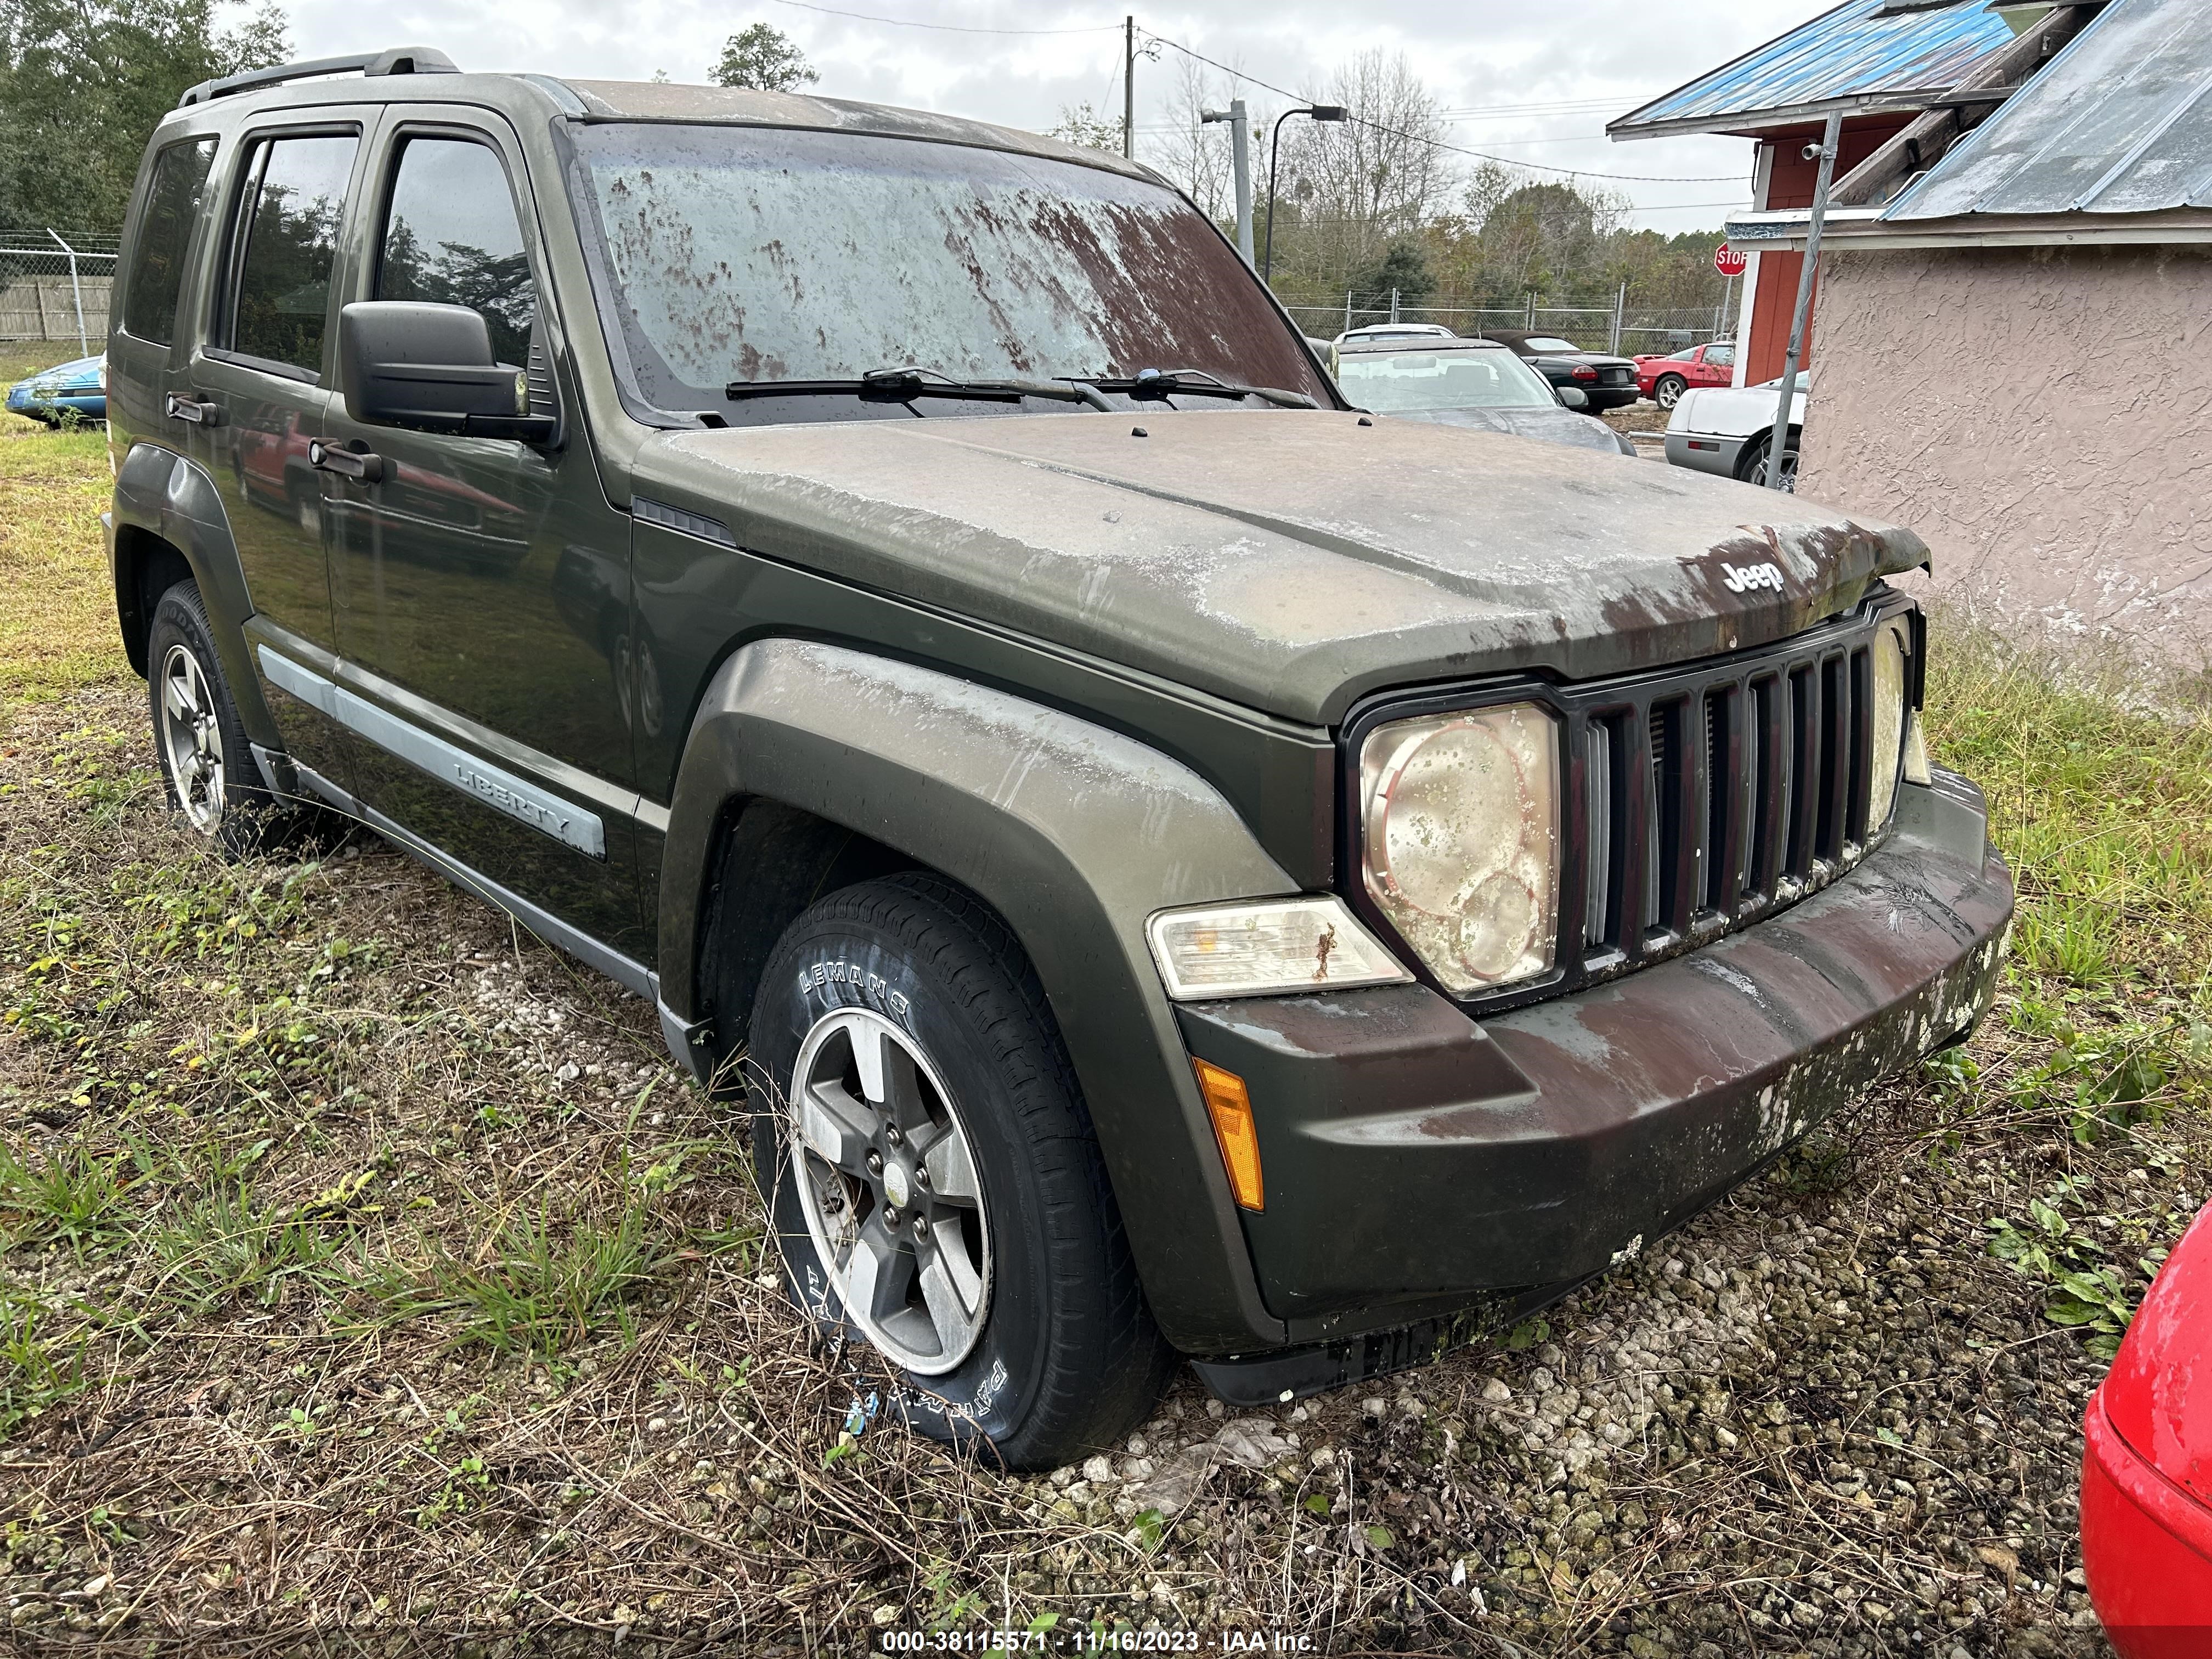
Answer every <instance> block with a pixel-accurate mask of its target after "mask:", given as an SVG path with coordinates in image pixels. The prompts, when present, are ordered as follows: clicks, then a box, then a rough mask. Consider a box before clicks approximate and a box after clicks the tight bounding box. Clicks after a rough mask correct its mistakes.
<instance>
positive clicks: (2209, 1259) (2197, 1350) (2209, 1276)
mask: <svg viewBox="0 0 2212 1659" xmlns="http://www.w3.org/2000/svg"><path fill="white" fill-rule="evenodd" d="M2100 1394H2101V1397H2102V1398H2103V1401H2104V1403H2105V1413H2106V1416H2108V1417H2109V1418H2110V1419H2112V1427H2113V1429H2114V1430H2115V1431H2117V1432H2118V1435H2119V1437H2120V1438H2121V1439H2123V1440H2124V1441H2126V1442H2127V1443H2128V1444H2129V1445H2130V1447H2132V1448H2133V1449H2135V1450H2136V1453H2137V1454H2138V1455H2141V1456H2142V1457H2143V1458H2144V1459H2145V1460H2147V1461H2148V1462H2149V1463H2150V1464H2151V1466H2152V1467H2153V1468H2156V1469H2157V1470H2158V1472H2159V1473H2160V1474H2163V1475H2165V1476H2166V1479H2168V1480H2172V1481H2173V1482H2174V1483H2175V1484H2176V1485H2178V1486H2181V1487H2182V1488H2183V1489H2184V1490H2185V1491H2187V1492H2190V1493H2191V1495H2192V1496H2194V1497H2195V1498H2197V1499H2198V1500H2199V1501H2200V1502H2206V1503H2212V1205H2208V1206H2206V1207H2205V1208H2204V1210H2203V1212H2201V1213H2199V1214H2198V1216H2197V1219H2196V1221H2195V1222H2193V1223H2192V1224H2191V1226H2190V1229H2189V1231H2188V1232H2187V1233H2185V1234H2184V1235H2183V1237H2182V1240H2181V1243H2179V1244H2177V1245H2175V1246H2174V1247H2173V1253H2172V1255H2169V1256H2167V1257H2166V1266H2165V1267H2164V1268H2163V1269H2161V1270H2160V1273H2159V1276H2158V1281H2157V1283H2155V1284H2154V1285H2152V1286H2151V1288H2150V1292H2149V1294H2148V1295H2147V1296H2145V1297H2143V1301H2142V1307H2141V1308H2140V1309H2139V1310H2137V1311H2136V1317H2135V1322H2134V1323H2133V1324H2132V1325H2130V1327H2129V1328H2128V1334H2127V1338H2126V1340H2124V1341H2123V1342H2122V1343H2121V1344H2120V1352H2119V1357H2118V1358H2117V1359H2115V1360H2114V1361H2113V1362H2112V1370H2111V1371H2110V1372H2109V1373H2108V1374H2107V1375H2106V1378H2105V1381H2104V1385H2103V1388H2102V1389H2101V1390H2100Z"/></svg>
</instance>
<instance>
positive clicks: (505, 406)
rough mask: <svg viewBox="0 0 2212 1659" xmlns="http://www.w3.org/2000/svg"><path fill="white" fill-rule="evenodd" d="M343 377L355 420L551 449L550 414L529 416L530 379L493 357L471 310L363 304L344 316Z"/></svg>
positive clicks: (341, 335)
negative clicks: (547, 445) (511, 440)
mask: <svg viewBox="0 0 2212 1659" xmlns="http://www.w3.org/2000/svg"><path fill="white" fill-rule="evenodd" d="M338 372H339V374H340V376H341V377H342V379H343V384H344V386H345V406H346V414H347V416H348V417H349V418H350V419H352V420H355V421H358V422H361V423H362V425H364V426H406V427H419V428H425V429H428V430H429V431H433V432H454V433H461V434H465V435H467V436H470V437H476V438H517V439H520V440H521V441H523V442H525V443H544V442H545V441H549V440H550V439H551V437H552V436H553V434H554V427H555V422H554V421H553V419H552V417H551V416H546V415H532V413H531V412H530V380H529V376H528V375H526V374H525V373H524V372H523V371H522V370H521V369H519V368H515V367H513V365H512V364H508V363H501V362H498V361H497V360H496V359H495V357H494V356H492V349H491V331H489V329H488V328H486V327H485V326H484V319H483V317H482V316H481V315H479V314H478V313H476V312H474V311H471V309H470V308H469V307H466V306H441V305H418V304H416V303H414V302H412V301H402V300H364V301H359V302H357V303H356V304H353V305H349V306H347V307H345V308H344V309H343V310H342V311H340V312H339V313H338Z"/></svg>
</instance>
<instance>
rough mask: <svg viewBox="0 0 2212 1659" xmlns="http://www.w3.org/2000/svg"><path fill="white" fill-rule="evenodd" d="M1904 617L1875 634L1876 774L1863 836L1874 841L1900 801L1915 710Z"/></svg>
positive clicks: (1874, 761)
mask: <svg viewBox="0 0 2212 1659" xmlns="http://www.w3.org/2000/svg"><path fill="white" fill-rule="evenodd" d="M1910 650H1911V643H1910V641H1908V640H1907V638H1906V635H1905V622H1904V620H1903V619H1902V618H1899V619H1896V620H1893V621H1891V622H1886V623H1883V624H1882V625H1881V628H1880V629H1878V630H1876V632H1875V636H1874V665H1873V667H1874V673H1873V680H1874V708H1873V710H1872V711H1871V712H1872V714H1873V719H1872V720H1871V722H1870V724H1871V726H1872V727H1873V731H1872V734H1871V736H1872V744H1873V750H1872V762H1873V775H1872V776H1871V777H1870V778H1869V780H1868V784H1869V787H1868V789H1867V821H1866V823H1865V825H1864V826H1863V834H1862V835H1861V837H1860V839H1862V840H1865V841H1871V840H1872V839H1873V838H1874V836H1875V832H1876V831H1877V830H1879V829H1881V826H1882V825H1883V824H1885V823H1888V822H1889V812H1890V808H1891V807H1893V806H1894V805H1896V804H1897V776H1898V769H1899V766H1900V765H1901V764H1902V763H1903V760H1904V754H1903V750H1904V747H1905V727H1906V726H1907V725H1908V724H1910V723H1911V714H1912V711H1911V709H1910V708H1907V707H1906V706H1905V688H1906V685H1907V684H1908V682H1909V676H1908V674H1907V671H1906V670H1907V666H1908V661H1909V658H1908V653H1909V652H1910Z"/></svg>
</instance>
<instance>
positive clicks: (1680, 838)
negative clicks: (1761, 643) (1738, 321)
mask: <svg viewBox="0 0 2212 1659" xmlns="http://www.w3.org/2000/svg"><path fill="white" fill-rule="evenodd" d="M1871 687H1872V675H1871V671H1870V656H1869V642H1868V641H1867V640H1866V639H1865V638H1863V637H1854V638H1849V639H1845V640H1842V641H1833V642H1823V643H1821V644H1820V646H1818V647H1815V648H1814V649H1813V650H1812V651H1810V652H1808V653H1807V654H1806V655H1805V656H1804V657H1803V658H1802V659H1793V658H1789V657H1784V658H1783V659H1781V660H1774V659H1767V660H1754V661H1751V662H1747V663H1735V664H1731V665H1729V666H1728V667H1726V668H1725V669H1720V670H1717V671H1711V673H1710V674H1709V675H1706V676H1700V677H1698V678H1689V679H1686V680H1685V679H1675V680H1669V681H1665V682H1662V683H1660V684H1656V685H1654V686H1651V687H1650V688H1648V689H1639V690H1631V691H1626V692H1625V693H1624V694H1622V695H1620V698H1619V701H1618V702H1612V703H1608V702H1606V701H1603V700H1599V701H1596V702H1593V703H1592V704H1590V705H1589V706H1587V707H1584V708H1577V709H1575V710H1573V711H1572V712H1571V714H1569V717H1568V725H1569V732H1570V736H1571V739H1572V740H1573V741H1574V742H1575V743H1576V744H1577V747H1578V748H1579V750H1580V752H1581V756H1582V761H1583V764H1582V766H1581V768H1580V769H1579V770H1580V771H1581V773H1582V777H1583V788H1582V790H1581V801H1580V805H1581V807H1582V811H1583V828H1584V845H1585V856H1584V859H1583V879H1584V881H1585V882H1586V884H1587V887H1586V890H1585V891H1584V893H1583V902H1582V904H1581V906H1580V907H1579V910H1578V912H1577V914H1579V915H1581V917H1582V919H1583V938H1582V940H1581V945H1582V948H1583V957H1584V961H1585V966H1586V967H1587V969H1589V971H1591V972H1593V973H1598V972H1604V971H1607V970H1609V969H1617V968H1620V967H1622V966H1626V965H1632V964H1633V963H1636V962H1638V961H1641V960H1644V959H1645V958H1647V957H1652V956H1655V955H1663V954H1667V953H1668V952H1670V951H1672V950H1674V949H1675V948H1676V947H1678V946H1680V945H1682V944H1684V943H1686V942H1689V941H1692V940H1694V939H1701V938H1705V937H1708V936H1710V935H1711V934H1714V933H1721V932H1724V931H1726V929H1727V928H1728V927H1729V926H1731V925H1732V924H1734V923H1735V922H1738V921H1744V920H1747V919H1748V918H1749V917H1751V916H1753V915H1763V914H1765V912H1767V911H1769V910H1771V909H1772V908H1775V907H1776V906H1777V905H1778V904H1786V903H1788V902H1790V901H1791V900H1793V899H1796V898H1798V897H1801V896H1803V895H1804V894H1806V893H1808V892H1810V891H1811V890H1814V888H1816V887H1818V886H1820V885H1822V884H1825V883H1826V882H1827V881H1830V880H1832V879H1833V878H1835V877H1836V876H1837V875H1838V874H1840V873H1841V872H1843V871H1844V870H1845V869H1847V868H1849V867H1850V865H1852V864H1853V863H1855V862H1857V860H1858V858H1859V856H1860V854H1862V852H1863V846H1862V844H1861V837H1860V836H1859V834H1858V833H1857V826H1859V825H1863V823H1865V820H1866V802H1867V799H1868V787H1869V749H1870V747H1871V744H1870V742H1869V737H1870V731H1869V728H1870V726H1871V724H1872V712H1873V711H1872V707H1871V701H1872V699H1871ZM1624 733H1629V734H1636V735H1640V737H1641V738H1642V740H1641V741H1640V742H1632V743H1631V744H1628V745H1626V746H1624V744H1622V742H1621V738H1622V736H1623V734H1624ZM1624 757H1632V760H1630V761H1629V762H1628V763H1627V764H1626V765H1625V764H1624ZM1631 767H1632V768H1633V770H1634V772H1635V774H1636V775H1633V776H1631V775H1628V772H1629V770H1630V768H1631ZM1638 797H1641V799H1640V800H1639V799H1637V798H1638Z"/></svg>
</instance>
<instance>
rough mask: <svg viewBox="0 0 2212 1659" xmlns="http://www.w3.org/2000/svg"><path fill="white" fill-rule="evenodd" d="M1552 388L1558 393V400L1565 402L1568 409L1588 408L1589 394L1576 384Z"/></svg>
mask: <svg viewBox="0 0 2212 1659" xmlns="http://www.w3.org/2000/svg"><path fill="white" fill-rule="evenodd" d="M1554 390H1556V391H1557V392H1559V401H1560V402H1561V403H1563V404H1565V405H1566V406H1567V407H1568V408H1569V409H1588V408H1589V393H1588V392H1584V391H1583V389H1582V388H1581V387H1580V386H1558V387H1555V388H1554Z"/></svg>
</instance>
